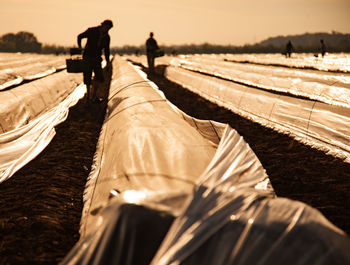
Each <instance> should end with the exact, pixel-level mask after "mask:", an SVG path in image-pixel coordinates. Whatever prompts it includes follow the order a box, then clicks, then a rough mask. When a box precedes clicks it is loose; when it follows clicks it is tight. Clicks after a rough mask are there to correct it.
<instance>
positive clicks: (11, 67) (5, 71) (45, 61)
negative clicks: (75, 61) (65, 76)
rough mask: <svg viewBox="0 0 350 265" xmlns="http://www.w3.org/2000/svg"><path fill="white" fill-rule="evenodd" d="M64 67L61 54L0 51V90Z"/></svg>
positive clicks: (63, 58) (63, 59)
mask: <svg viewBox="0 0 350 265" xmlns="http://www.w3.org/2000/svg"><path fill="white" fill-rule="evenodd" d="M65 68H66V62H65V57H64V56H62V55H60V56H56V55H41V54H16V53H0V91H1V90H3V89H6V88H8V87H10V86H13V85H19V84H21V83H22V82H23V81H28V80H33V79H37V78H40V77H44V76H47V75H50V74H52V73H55V72H56V71H59V70H62V69H65Z"/></svg>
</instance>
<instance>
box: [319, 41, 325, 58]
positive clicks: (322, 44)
mask: <svg viewBox="0 0 350 265" xmlns="http://www.w3.org/2000/svg"><path fill="white" fill-rule="evenodd" d="M320 42H321V55H322V57H324V56H325V54H326V44H325V43H324V41H323V40H322V39H321V40H320Z"/></svg>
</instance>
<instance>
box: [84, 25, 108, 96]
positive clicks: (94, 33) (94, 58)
mask: <svg viewBox="0 0 350 265" xmlns="http://www.w3.org/2000/svg"><path fill="white" fill-rule="evenodd" d="M112 27H113V22H112V21H111V20H109V19H107V20H105V21H103V22H102V23H101V25H100V26H97V27H91V28H88V29H87V30H86V31H84V32H83V33H81V34H79V35H78V46H79V48H81V40H82V39H84V38H87V41H86V45H85V49H84V52H83V60H84V61H85V62H86V64H87V69H86V71H84V84H85V85H86V88H87V99H88V100H92V101H96V100H97V98H96V91H95V89H94V87H92V85H91V77H92V72H94V74H95V79H96V80H97V81H99V82H103V81H104V77H103V73H102V66H101V62H102V57H101V56H102V50H104V55H105V59H106V62H107V67H109V64H110V60H109V55H110V50H109V45H110V40H111V39H110V36H109V35H108V31H109V30H110V29H111V28H112ZM91 90H92V91H91ZM91 94H92V95H91Z"/></svg>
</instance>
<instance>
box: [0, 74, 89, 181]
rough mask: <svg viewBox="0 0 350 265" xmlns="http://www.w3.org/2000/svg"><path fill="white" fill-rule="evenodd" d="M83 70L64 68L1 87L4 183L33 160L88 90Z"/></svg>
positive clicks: (1, 174)
mask: <svg viewBox="0 0 350 265" xmlns="http://www.w3.org/2000/svg"><path fill="white" fill-rule="evenodd" d="M81 82H82V75H81V74H68V73H67V72H66V71H62V72H59V73H56V74H53V75H49V76H47V77H45V78H41V79H38V80H35V81H32V82H29V83H26V84H23V85H20V86H17V87H14V88H12V89H9V90H3V91H0V183H1V182H3V181H5V180H6V179H8V178H9V177H11V176H12V175H13V174H14V173H15V172H16V171H17V170H18V169H20V168H21V167H23V166H24V165H25V164H26V163H28V162H29V161H31V160H32V159H33V158H34V157H35V156H36V155H37V154H39V153H40V152H41V151H42V150H43V149H44V148H45V147H46V146H47V145H48V143H49V142H50V141H51V139H52V138H53V137H54V135H55V129H54V126H56V125H57V124H59V123H61V122H62V121H64V120H65V119H66V117H67V115H68V109H69V107H71V106H73V105H75V104H76V102H77V101H78V100H79V99H80V98H82V97H83V96H84V94H85V92H86V87H85V86H84V85H83V84H82V83H81Z"/></svg>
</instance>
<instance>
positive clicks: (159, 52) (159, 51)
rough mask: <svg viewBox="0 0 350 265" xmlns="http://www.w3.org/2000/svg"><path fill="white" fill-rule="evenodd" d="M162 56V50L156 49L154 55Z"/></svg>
mask: <svg viewBox="0 0 350 265" xmlns="http://www.w3.org/2000/svg"><path fill="white" fill-rule="evenodd" d="M162 56H164V51H163V50H160V49H159V50H156V52H155V54H154V57H162Z"/></svg>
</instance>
